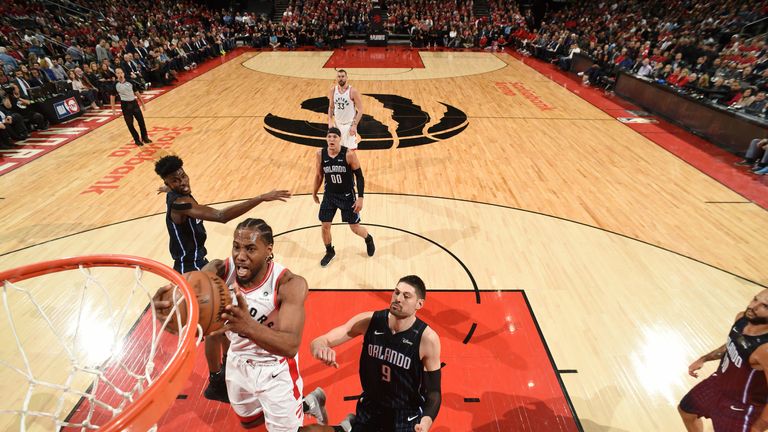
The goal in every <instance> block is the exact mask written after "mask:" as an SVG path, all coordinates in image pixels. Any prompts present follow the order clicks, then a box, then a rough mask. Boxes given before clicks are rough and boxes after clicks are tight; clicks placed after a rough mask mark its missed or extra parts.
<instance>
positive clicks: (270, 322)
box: [224, 257, 298, 362]
mask: <svg viewBox="0 0 768 432" xmlns="http://www.w3.org/2000/svg"><path fill="white" fill-rule="evenodd" d="M267 265H268V266H269V268H267V274H266V276H265V277H264V280H262V281H260V282H259V283H257V284H256V285H254V286H253V287H251V288H249V289H245V288H243V287H240V292H242V293H243V296H245V300H246V301H247V302H248V310H249V311H250V314H251V316H252V317H253V319H255V320H256V321H258V322H259V323H260V324H262V325H265V326H267V327H270V328H272V327H274V326H276V325H277V312H278V307H277V292H278V283H279V281H280V278H281V277H282V276H283V273H285V271H286V270H287V269H286V268H285V267H283V266H282V265H281V264H278V263H276V262H273V261H270V262H269V263H268V264H267ZM225 269H226V279H225V281H224V282H226V284H227V286H228V287H229V292H230V294H231V295H232V304H235V305H236V304H237V298H236V297H235V287H236V286H238V284H237V280H236V276H237V274H236V269H235V262H234V260H233V259H232V257H229V259H228V260H227V261H225ZM227 337H228V338H229V340H230V341H231V342H232V343H231V344H230V345H229V352H230V353H233V354H237V355H240V356H243V357H245V358H248V359H251V360H254V361H257V362H272V361H280V360H282V359H283V357H282V356H279V355H276V354H272V353H270V352H268V351H267V350H265V349H264V348H262V347H260V346H258V345H256V344H255V343H253V342H252V341H251V340H250V339H247V338H244V337H241V336H240V335H238V334H237V333H234V332H231V331H228V332H227ZM297 356H298V354H297Z"/></svg>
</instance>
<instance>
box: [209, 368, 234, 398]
mask: <svg viewBox="0 0 768 432" xmlns="http://www.w3.org/2000/svg"><path fill="white" fill-rule="evenodd" d="M203 396H205V398H206V399H209V400H214V401H219V402H224V403H229V395H228V394H227V383H226V381H225V380H224V370H223V369H222V370H221V371H219V372H217V373H215V374H211V376H210V378H209V379H208V387H206V388H205V391H204V392H203Z"/></svg>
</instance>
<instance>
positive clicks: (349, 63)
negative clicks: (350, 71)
mask: <svg viewBox="0 0 768 432" xmlns="http://www.w3.org/2000/svg"><path fill="white" fill-rule="evenodd" d="M323 67H324V68H329V69H344V68H384V69H386V68H416V69H423V68H424V63H422V61H421V55H420V54H419V52H418V51H417V50H411V49H408V48H382V47H371V48H347V49H337V50H334V51H333V54H332V55H331V57H330V58H328V61H326V62H325V65H324V66H323Z"/></svg>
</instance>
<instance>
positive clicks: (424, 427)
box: [413, 416, 432, 432]
mask: <svg viewBox="0 0 768 432" xmlns="http://www.w3.org/2000/svg"><path fill="white" fill-rule="evenodd" d="M431 427H432V417H427V416H424V417H422V418H421V421H420V422H419V424H417V425H416V426H415V427H414V428H413V430H414V431H415V432H427V431H428V430H429V428H431Z"/></svg>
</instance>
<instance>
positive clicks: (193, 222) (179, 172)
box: [155, 156, 291, 402]
mask: <svg viewBox="0 0 768 432" xmlns="http://www.w3.org/2000/svg"><path fill="white" fill-rule="evenodd" d="M183 166H184V162H183V161H182V160H181V158H179V157H178V156H165V157H163V158H161V159H160V160H158V161H157V163H155V172H156V173H157V175H159V176H160V178H162V179H163V183H165V190H166V192H167V194H166V198H165V204H166V212H165V226H166V228H167V229H168V236H169V248H170V251H171V256H172V257H173V268H174V269H175V270H176V271H177V272H179V273H186V272H189V271H193V270H201V269H202V268H203V266H205V265H206V264H208V260H207V259H206V254H207V251H206V249H205V240H206V238H207V234H206V232H205V226H204V225H203V221H211V222H220V223H227V222H229V221H230V220H232V219H234V218H236V217H238V216H240V215H242V214H243V213H245V212H247V211H248V210H251V209H252V208H254V207H256V206H257V205H259V204H261V203H262V202H266V201H276V200H279V201H285V200H286V199H288V198H290V197H291V193H290V192H288V191H286V190H276V191H272V192H268V193H266V194H263V195H259V196H257V197H255V198H251V199H249V200H246V201H243V202H241V203H239V204H235V205H232V206H229V207H227V208H224V209H222V210H218V209H215V208H213V207H209V206H205V205H200V204H198V202H197V201H196V200H195V198H194V197H193V196H192V189H191V188H190V185H189V176H187V173H186V172H185V171H184V168H183ZM226 342H227V339H226V338H225V337H224V336H218V337H216V336H212V337H211V336H209V337H206V338H205V356H206V359H207V361H208V370H209V372H210V379H209V383H208V387H207V388H206V389H205V393H204V394H205V397H206V398H208V399H211V400H218V401H221V402H228V401H229V400H228V399H227V388H226V384H225V381H224V368H223V367H222V351H223V352H224V353H226V351H227V343H226ZM222 346H223V349H222ZM223 363H226V356H225V357H224V361H223Z"/></svg>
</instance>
